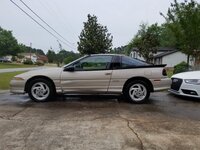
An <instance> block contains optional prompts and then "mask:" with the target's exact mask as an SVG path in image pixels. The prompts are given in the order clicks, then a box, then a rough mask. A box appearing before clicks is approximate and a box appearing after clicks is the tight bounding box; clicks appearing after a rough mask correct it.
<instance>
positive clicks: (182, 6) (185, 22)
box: [161, 0, 200, 64]
mask: <svg viewBox="0 0 200 150" xmlns="http://www.w3.org/2000/svg"><path fill="white" fill-rule="evenodd" d="M161 15H162V16H163V17H164V18H165V19H166V21H167V24H168V26H169V27H170V29H171V31H172V32H173V33H174V35H175V37H176V40H177V43H178V44H177V45H178V46H179V49H180V50H181V51H182V52H183V53H185V54H187V55H188V60H187V63H188V64H189V57H190V56H193V57H195V58H197V57H198V56H199V55H200V4H198V3H197V2H196V1H194V0H189V1H187V0H185V1H184V2H182V3H178V2H177V0H174V3H171V6H170V8H169V10H168V13H167V15H166V16H165V15H163V14H162V13H161ZM195 60H197V59H195Z"/></svg>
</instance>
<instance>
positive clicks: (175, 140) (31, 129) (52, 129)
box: [0, 92, 200, 150]
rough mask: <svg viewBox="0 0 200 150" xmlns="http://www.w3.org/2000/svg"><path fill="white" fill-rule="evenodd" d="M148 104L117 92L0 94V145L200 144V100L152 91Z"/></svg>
mask: <svg viewBox="0 0 200 150" xmlns="http://www.w3.org/2000/svg"><path fill="white" fill-rule="evenodd" d="M150 99H151V102H149V103H148V104H142V105H136V104H130V103H127V102H124V101H118V100H117V99H116V97H110V96H109V97H108V96H106V97H105V96H91V97H88V96H82V97H73V96H71V97H58V98H57V99H56V100H55V101H52V102H47V103H34V102H32V101H30V100H29V98H28V96H27V95H10V94H9V93H8V92H4V93H0V137H1V138H0V149H2V150H6V149H8V150H11V149H17V150H18V149H19V150H21V149H31V150H32V149H33V150H34V149H35V150H36V149H37V150H38V149H48V150H49V149H50V150H51V149H52V150H64V149H66V150H68V149H73V150H74V149H75V150H94V149H95V150H96V149H97V150H121V149H122V150H129V149H130V150H132V149H142V150H143V149H180V150H182V149H197V150H198V149H200V100H198V99H192V98H180V97H175V96H174V95H171V94H168V93H167V92H159V93H153V94H152V95H151V97H150Z"/></svg>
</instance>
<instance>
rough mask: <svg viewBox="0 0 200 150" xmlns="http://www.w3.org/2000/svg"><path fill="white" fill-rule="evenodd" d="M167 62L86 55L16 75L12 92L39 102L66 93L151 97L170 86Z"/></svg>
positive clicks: (135, 99)
mask: <svg viewBox="0 0 200 150" xmlns="http://www.w3.org/2000/svg"><path fill="white" fill-rule="evenodd" d="M164 66H165V65H158V66H155V65H152V64H147V63H145V62H142V61H139V60H137V59H133V58H130V57H127V56H123V55H115V54H94V55H88V56H84V57H82V58H80V59H78V60H76V61H74V62H71V63H69V64H67V65H65V66H64V67H62V68H49V69H43V70H34V71H29V72H26V73H23V74H20V75H17V76H15V77H14V78H13V79H12V80H11V82H10V87H11V92H12V93H28V94H29V96H30V98H31V99H32V100H34V101H37V102H43V101H47V100H49V99H51V98H52V97H53V96H54V95H55V94H56V93H63V94H119V95H120V94H123V95H125V96H126V97H127V99H129V100H130V101H131V102H134V103H143V102H145V101H147V100H148V98H149V95H150V92H154V91H157V90H163V89H168V88H169V87H170V84H171V80H170V79H169V78H167V75H166V71H165V69H164Z"/></svg>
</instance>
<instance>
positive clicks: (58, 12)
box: [38, 0, 77, 45]
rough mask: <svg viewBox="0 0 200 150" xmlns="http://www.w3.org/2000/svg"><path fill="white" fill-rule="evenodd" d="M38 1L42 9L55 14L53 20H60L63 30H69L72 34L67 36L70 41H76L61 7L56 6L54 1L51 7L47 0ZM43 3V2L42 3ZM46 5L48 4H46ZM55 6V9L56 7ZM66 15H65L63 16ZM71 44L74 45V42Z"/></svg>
mask: <svg viewBox="0 0 200 150" xmlns="http://www.w3.org/2000/svg"><path fill="white" fill-rule="evenodd" d="M38 2H39V3H40V4H41V5H40V6H42V7H43V8H44V9H46V10H47V11H48V12H49V13H51V15H55V16H56V18H55V20H56V21H57V22H60V25H62V26H63V27H64V28H65V30H66V31H67V32H70V33H71V34H72V36H70V37H69V38H70V39H72V40H71V41H76V38H77V36H75V34H74V33H73V32H72V30H71V29H70V28H71V26H70V24H69V23H70V22H68V24H66V22H65V21H64V16H63V13H62V12H61V9H60V8H57V7H56V6H58V5H57V3H54V5H53V6H54V7H52V5H50V4H49V3H48V1H44V0H38ZM51 2H52V1H51ZM44 3H45V4H44ZM47 5H48V6H47ZM54 8H55V9H54ZM56 8H57V9H56ZM65 17H66V16H65ZM69 38H68V39H69ZM73 45H74V43H73Z"/></svg>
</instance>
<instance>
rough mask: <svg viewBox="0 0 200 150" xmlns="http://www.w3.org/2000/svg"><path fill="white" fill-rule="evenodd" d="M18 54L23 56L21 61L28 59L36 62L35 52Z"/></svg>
mask: <svg viewBox="0 0 200 150" xmlns="http://www.w3.org/2000/svg"><path fill="white" fill-rule="evenodd" d="M19 55H20V56H23V58H22V60H21V62H24V61H26V60H27V59H28V60H31V61H32V62H33V63H36V62H37V55H36V54H35V53H20V54H19Z"/></svg>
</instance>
